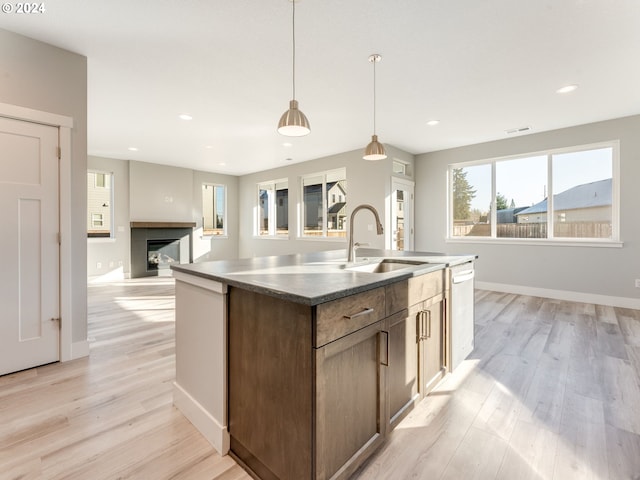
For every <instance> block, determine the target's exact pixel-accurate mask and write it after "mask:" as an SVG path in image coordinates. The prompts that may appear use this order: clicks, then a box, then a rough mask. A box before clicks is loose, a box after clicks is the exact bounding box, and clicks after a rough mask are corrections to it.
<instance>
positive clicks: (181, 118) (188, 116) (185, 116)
mask: <svg viewBox="0 0 640 480" xmlns="http://www.w3.org/2000/svg"><path fill="white" fill-rule="evenodd" d="M178 118H179V119H180V120H193V117H192V116H191V115H187V114H186V113H182V114H180V115H178Z"/></svg>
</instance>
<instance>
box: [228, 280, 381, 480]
mask: <svg viewBox="0 0 640 480" xmlns="http://www.w3.org/2000/svg"><path fill="white" fill-rule="evenodd" d="M365 293H366V295H362V296H360V295H355V296H353V297H349V298H350V300H347V301H344V300H338V301H336V302H337V303H336V304H334V305H329V304H325V306H322V307H321V306H318V307H309V306H305V305H302V304H297V303H293V302H288V301H285V300H282V299H278V298H275V297H270V296H266V295H262V294H258V293H254V292H251V291H248V290H243V289H238V288H230V289H229V434H230V436H231V453H232V455H233V456H234V457H235V458H236V459H238V460H239V461H240V462H241V463H242V464H243V465H244V466H245V467H246V468H248V469H249V470H251V471H253V473H254V474H255V475H257V476H258V477H259V478H261V479H264V480H272V479H292V480H293V479H295V480H299V479H340V478H348V476H349V475H351V474H352V473H353V472H354V471H355V470H356V469H357V468H358V467H359V466H360V465H361V464H362V463H363V462H364V460H365V459H366V458H367V457H368V456H369V455H370V454H371V453H373V451H374V450H375V449H376V448H377V447H378V446H379V445H380V444H381V443H382V442H383V440H384V433H385V432H384V430H383V429H384V428H385V421H384V416H385V385H384V381H385V376H384V370H383V368H382V363H383V362H385V363H386V362H387V359H386V352H387V344H386V341H387V337H386V334H385V332H383V331H382V325H383V323H384V320H382V319H380V318H379V317H380V316H384V308H382V309H380V308H378V309H376V308H375V307H367V306H366V305H376V302H379V298H380V294H382V295H384V289H381V290H380V291H378V292H376V291H375V290H374V291H371V292H365ZM382 298H383V302H382V305H383V306H384V296H383V297H382ZM338 302H339V303H338ZM362 302H365V303H364V304H363V303H362ZM336 307H339V308H338V310H339V309H344V311H341V312H338V311H337V310H336ZM369 310H372V311H373V312H372V313H371V314H367V315H362V314H361V312H362V311H367V312H369ZM343 316H351V317H353V321H352V322H346V323H345V326H344V327H345V328H342V329H341V328H338V327H339V325H337V323H336V320H335V319H336V318H342V317H343ZM325 322H330V323H331V325H332V329H331V330H332V331H334V332H335V335H336V336H337V338H332V337H330V336H326V335H322V334H321V333H322V332H323V331H326V329H325V328H323V323H325ZM367 322H371V323H370V324H368V325H367V324H366V323H367ZM354 324H357V327H358V329H357V330H355V331H351V329H352V328H353V326H354ZM363 324H364V326H362V325H363ZM319 339H321V340H319ZM318 341H322V342H326V343H325V344H323V345H317V344H316V342H318Z"/></svg>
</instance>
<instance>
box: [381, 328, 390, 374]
mask: <svg viewBox="0 0 640 480" xmlns="http://www.w3.org/2000/svg"><path fill="white" fill-rule="evenodd" d="M380 333H381V334H382V333H384V336H385V338H384V346H385V348H384V352H385V354H384V360H381V361H380V363H381V364H382V365H384V366H385V367H388V366H389V332H385V331H384V330H380Z"/></svg>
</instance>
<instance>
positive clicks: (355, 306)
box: [313, 287, 385, 347]
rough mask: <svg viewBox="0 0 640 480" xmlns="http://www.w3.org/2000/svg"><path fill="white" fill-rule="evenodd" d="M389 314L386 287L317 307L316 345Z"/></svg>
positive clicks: (330, 340)
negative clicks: (386, 303) (386, 306)
mask: <svg viewBox="0 0 640 480" xmlns="http://www.w3.org/2000/svg"><path fill="white" fill-rule="evenodd" d="M384 317H385V289H384V287H380V288H376V289H374V290H368V291H366V292H362V293H357V294H355V295H351V296H349V297H344V298H339V299H338V300H333V301H332V302H327V303H321V304H320V305H318V306H317V307H316V328H315V335H314V342H313V346H314V347H321V346H322V345H326V344H327V343H329V342H332V341H334V340H336V339H338V338H340V337H344V336H345V335H348V334H349V333H351V332H355V331H356V330H359V329H361V328H363V327H366V326H367V325H370V324H372V323H374V322H377V321H378V320H381V319H383V318H384Z"/></svg>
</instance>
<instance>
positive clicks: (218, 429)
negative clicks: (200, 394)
mask: <svg viewBox="0 0 640 480" xmlns="http://www.w3.org/2000/svg"><path fill="white" fill-rule="evenodd" d="M173 404H174V405H175V406H176V407H177V408H178V410H180V411H181V412H182V414H183V415H184V416H185V417H187V419H188V420H189V421H190V422H191V423H192V424H193V426H194V427H196V428H197V429H198V431H199V432H200V433H201V434H202V435H203V436H204V437H205V438H206V439H207V440H208V441H209V443H211V445H213V448H215V449H216V450H217V451H218V453H219V454H220V455H226V454H227V453H229V443H230V439H229V431H228V430H227V426H226V425H220V423H218V421H217V420H216V419H215V418H213V416H212V415H211V414H210V413H209V412H208V411H206V410H205V409H204V407H203V406H202V405H200V404H199V403H198V401H197V400H195V399H194V398H193V397H192V396H191V395H189V393H187V392H186V391H185V390H184V389H183V388H182V387H181V386H180V385H178V384H177V383H175V382H174V383H173Z"/></svg>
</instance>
